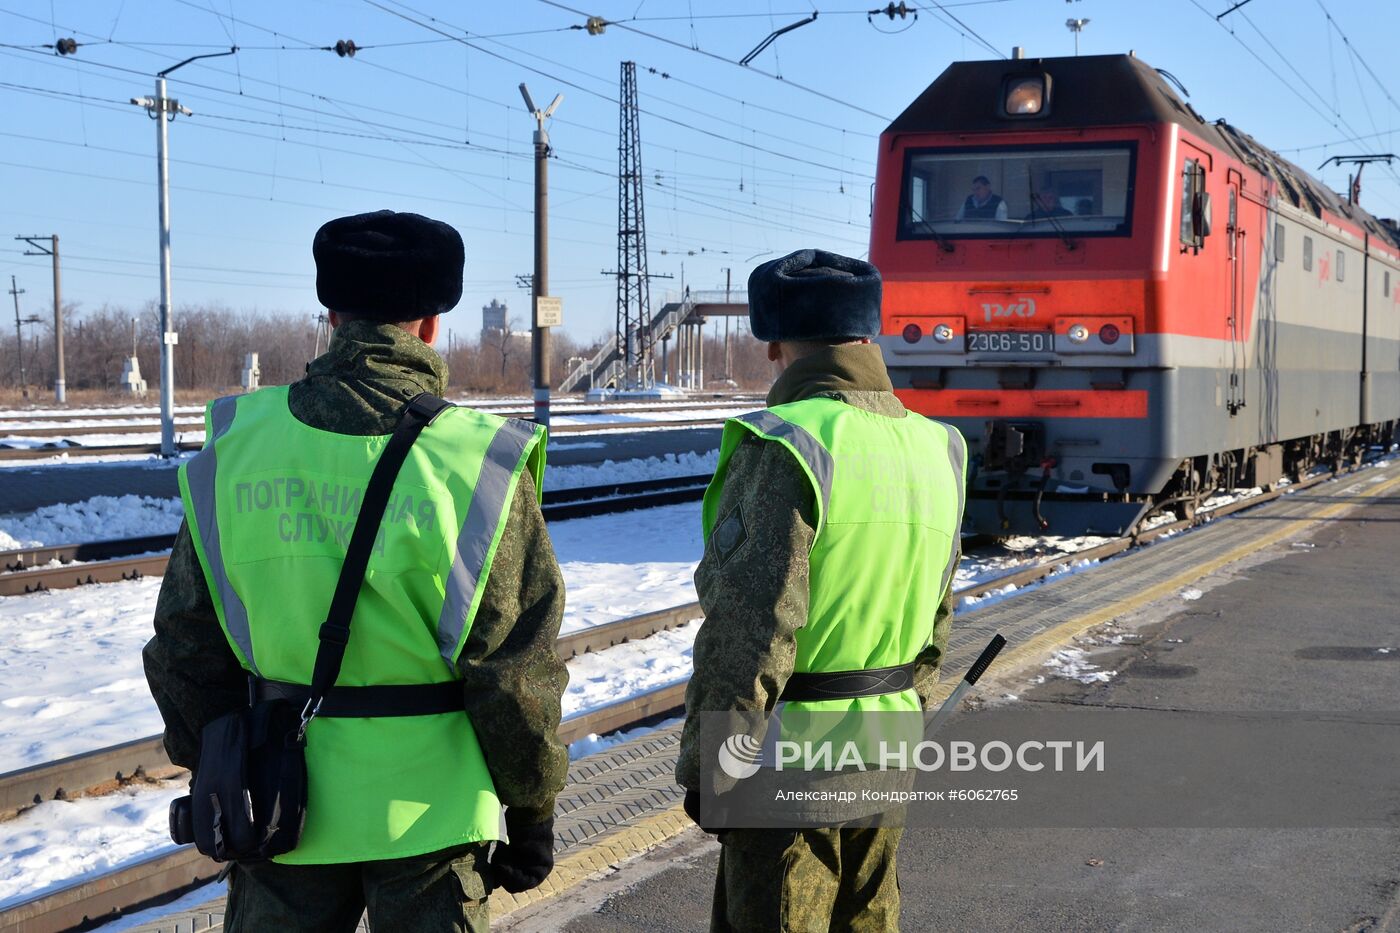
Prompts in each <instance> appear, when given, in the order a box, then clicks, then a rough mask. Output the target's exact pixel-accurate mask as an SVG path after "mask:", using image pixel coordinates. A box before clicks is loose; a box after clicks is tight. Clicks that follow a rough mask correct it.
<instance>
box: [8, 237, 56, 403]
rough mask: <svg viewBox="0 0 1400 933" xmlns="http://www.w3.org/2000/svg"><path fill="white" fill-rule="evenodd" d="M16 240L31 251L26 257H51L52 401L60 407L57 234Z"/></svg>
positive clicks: (26, 251)
mask: <svg viewBox="0 0 1400 933" xmlns="http://www.w3.org/2000/svg"><path fill="white" fill-rule="evenodd" d="M15 239H16V240H23V241H24V242H26V243H28V244H29V245H30V246H32V247H34V248H33V249H32V250H25V251H24V255H26V256H52V257H53V357H54V374H55V375H54V380H53V400H54V401H55V402H57V403H58V404H60V405H63V404H66V403H67V401H68V391H67V383H66V381H65V380H64V378H63V305H62V296H61V294H60V289H59V273H58V234H56V233H55V234H52V235H50V236H46V237H44V236H17V237H15ZM44 240H48V241H49V245H48V246H45V245H44V244H43V242H42V241H44Z"/></svg>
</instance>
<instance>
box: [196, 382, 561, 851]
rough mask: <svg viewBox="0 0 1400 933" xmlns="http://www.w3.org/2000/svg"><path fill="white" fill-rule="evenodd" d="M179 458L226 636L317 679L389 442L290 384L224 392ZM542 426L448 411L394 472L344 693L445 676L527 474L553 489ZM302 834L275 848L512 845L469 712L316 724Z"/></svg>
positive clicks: (264, 664)
mask: <svg viewBox="0 0 1400 933" xmlns="http://www.w3.org/2000/svg"><path fill="white" fill-rule="evenodd" d="M205 429H206V432H207V433H206V440H205V444H204V449H203V450H201V451H200V452H199V453H198V454H197V455H196V456H195V457H193V458H192V459H191V460H190V462H189V463H188V464H186V465H184V466H182V467H181V468H180V495H181V497H182V498H183V499H184V502H185V518H186V520H187V521H188V522H189V528H190V534H191V536H192V537H193V539H194V545H195V549H196V550H197V551H198V553H199V561H200V564H201V565H202V567H203V570H204V576H205V580H206V581H207V582H208V584H209V592H210V595H211V596H212V597H213V601H214V608H215V611H216V612H217V613H218V617H219V624H220V625H221V626H222V627H223V630H224V635H225V636H226V637H227V638H228V643H229V647H230V648H232V649H233V652H234V654H235V655H237V657H238V661H239V663H240V664H242V665H243V667H244V668H245V669H246V670H248V671H249V672H250V673H252V674H255V675H257V676H259V677H263V678H266V679H269V680H279V681H285V682H291V683H299V684H309V683H310V682H311V670H312V666H313V663H314V661H315V658H316V649H317V632H318V629H319V628H320V626H321V623H322V622H324V621H325V617H326V611H327V609H328V608H329V606H330V600H331V594H332V593H334V591H335V585H336V579H337V577H338V576H339V574H340V567H341V564H342V563H343V562H344V559H345V551H346V548H347V546H348V544H349V541H350V534H351V532H352V531H353V529H354V527H355V519H356V517H357V516H358V514H359V507H360V501H361V499H362V497H363V495H364V490H365V486H366V485H367V484H368V482H369V478H370V473H371V472H372V470H373V468H374V464H375V462H376V461H377V459H378V458H379V455H380V453H381V452H382V451H383V449H384V446H385V444H387V443H388V440H389V435H387V434H386V435H375V436H368V437H360V436H353V435H345V434H335V433H332V432H330V431H322V430H318V429H317V428H313V427H310V426H309V425H306V424H303V423H302V422H301V421H298V420H297V418H296V417H295V416H294V415H292V413H291V411H290V410H289V409H288V407H287V387H286V386H281V387H277V388H268V389H262V390H260V391H258V392H254V393H252V394H250V395H245V396H241V397H229V398H222V399H218V400H217V401H215V402H213V403H211V404H210V406H209V408H208V410H207V412H206V414H205ZM544 448H545V444H544V431H543V429H542V428H539V427H538V426H535V425H531V424H526V423H524V422H520V421H508V420H506V419H503V418H499V417H496V416H495V415H489V414H484V413H481V412H476V411H472V410H470V409H467V408H449V409H447V410H446V411H444V412H443V413H442V414H441V415H440V416H438V418H437V419H436V420H435V421H433V423H432V424H430V425H429V426H428V427H427V428H426V429H424V431H423V433H422V434H421V435H420V436H419V438H418V440H417V442H416V443H415V444H414V445H413V448H412V450H411V451H410V452H409V454H408V459H407V460H406V461H405V462H404V465H403V467H402V469H401V470H400V472H399V474H398V479H397V480H396V481H395V483H394V489H393V493H392V495H391V496H390V499H389V504H388V507H387V508H386V509H385V512H384V518H383V522H382V524H381V525H380V529H379V536H378V538H377V539H376V541H375V544H374V549H373V552H372V555H371V557H370V561H369V568H368V570H367V571H366V573H365V579H364V583H363V585H362V587H361V589H360V595H359V600H358V602H357V603H356V605H355V614H354V618H353V620H352V627H351V634H350V643H349V645H348V647H347V649H346V652H345V661H344V666H343V667H342V669H341V672H340V677H339V679H338V680H337V681H336V683H337V685H338V686H352V687H354V686H373V685H379V684H421V683H438V682H441V681H450V680H455V679H457V674H456V663H457V658H458V655H459V654H460V653H461V651H462V646H463V645H464V644H465V642H466V638H467V635H468V633H469V632H470V631H471V627H472V620H473V619H474V618H475V616H476V612H477V606H478V603H479V602H480V600H481V594H482V592H483V591H484V590H485V588H486V581H487V578H488V576H489V575H490V573H491V565H492V561H493V558H494V557H495V553H496V548H497V545H498V543H499V541H500V538H501V534H502V531H503V529H504V527H505V523H506V519H507V516H508V514H509V511H510V503H511V501H512V500H513V498H514V496H515V488H516V484H517V483H518V481H519V479H520V475H521V473H523V472H524V471H525V470H527V469H528V470H530V471H531V473H532V474H533V475H534V478H535V486H536V489H540V488H543V487H542V484H541V480H542V478H543V471H544ZM306 764H307V774H308V780H309V787H308V798H307V816H306V828H305V831H304V833H303V835H302V840H301V844H300V845H298V846H297V848H296V849H294V850H293V851H291V852H289V853H287V854H286V855H281V856H278V857H277V858H276V861H279V862H286V863H290V864H324V863H334V862H358V861H370V860H378V859H389V858H403V857H407V856H412V855H421V854H425V853H429V852H435V851H438V850H440V849H445V848H448V847H450V846H455V845H460V844H463V843H469V842H478V841H482V840H490V839H497V838H499V824H500V803H499V801H498V800H497V797H496V791H495V787H494V786H493V785H492V783H491V775H490V773H489V772H488V771H487V768H486V762H485V760H484V758H483V757H482V752H481V747H480V745H479V744H478V742H477V738H476V733H475V731H474V730H473V728H472V724H471V721H470V719H469V718H468V716H467V715H466V713H465V712H462V713H456V712H454V713H443V714H439V715H431V716H394V717H383V718H355V719H352V718H328V717H324V716H322V717H317V718H316V719H314V720H313V721H312V722H311V726H310V729H309V730H308V732H307V746H306Z"/></svg>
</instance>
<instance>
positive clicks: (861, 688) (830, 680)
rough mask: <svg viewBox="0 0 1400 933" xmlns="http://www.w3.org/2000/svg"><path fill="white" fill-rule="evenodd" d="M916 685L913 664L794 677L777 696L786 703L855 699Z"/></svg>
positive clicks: (898, 690) (899, 690) (896, 691)
mask: <svg viewBox="0 0 1400 933" xmlns="http://www.w3.org/2000/svg"><path fill="white" fill-rule="evenodd" d="M912 686H914V662H913V661H910V662H909V663H908V664H896V665H894V666H893V667H872V668H869V669H867V670H863V671H826V672H822V673H800V674H793V675H792V676H791V677H789V678H788V682H787V686H785V687H783V692H782V694H781V695H780V696H779V697H778V699H779V700H782V701H784V702H798V703H812V702H816V701H819V700H853V699H855V698H856V697H873V696H879V695H881V694H884V693H899V692H901V691H903V690H908V689H909V688H910V687H912Z"/></svg>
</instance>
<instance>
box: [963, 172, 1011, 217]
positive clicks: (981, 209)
mask: <svg viewBox="0 0 1400 933" xmlns="http://www.w3.org/2000/svg"><path fill="white" fill-rule="evenodd" d="M956 219H957V220H1005V219H1006V202H1005V201H1003V200H1002V199H1001V197H1000V196H999V195H997V194H995V193H994V192H993V191H992V183H991V181H990V180H989V179H988V178H987V176H986V175H978V176H977V177H976V178H974V179H972V193H971V194H969V195H968V196H967V199H966V200H965V201H963V204H962V207H960V208H958V216H957V218H956Z"/></svg>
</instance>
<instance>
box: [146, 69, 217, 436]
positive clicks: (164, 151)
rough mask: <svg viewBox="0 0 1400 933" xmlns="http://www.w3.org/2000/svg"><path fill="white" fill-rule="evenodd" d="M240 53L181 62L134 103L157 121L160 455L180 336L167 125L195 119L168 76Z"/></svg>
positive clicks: (169, 420) (169, 423)
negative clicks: (174, 308)
mask: <svg viewBox="0 0 1400 933" xmlns="http://www.w3.org/2000/svg"><path fill="white" fill-rule="evenodd" d="M237 51H238V47H237V46H235V47H233V48H231V49H229V50H228V51H227V52H212V53H209V54H207V55H193V56H191V57H189V58H187V59H185V60H184V61H182V62H179V63H177V64H175V65H171V66H170V67H169V68H167V69H165V70H164V71H162V72H159V73H158V74H157V75H156V96H155V97H153V98H152V97H133V98H132V99H131V102H132V103H133V104H135V105H136V106H138V107H144V108H145V109H146V113H147V114H148V115H149V116H150V117H151V119H152V120H154V121H155V122H156V182H157V188H158V189H159V197H160V455H161V456H162V457H173V456H175V344H177V343H178V342H179V339H180V335H179V334H177V333H176V332H175V331H174V330H173V329H172V326H171V325H172V323H173V322H172V320H171V317H172V314H171V307H170V154H169V150H168V145H169V139H168V137H167V134H166V124H167V123H170V122H171V121H173V120H174V119H175V115H176V114H181V113H182V114H184V115H185V116H187V117H188V116H193V114H192V112H191V111H190V110H189V108H187V107H182V106H180V102H179V101H178V100H171V99H170V98H169V97H167V96H166V94H165V76H166V75H168V74H170V73H171V72H172V71H174V70H175V69H177V68H183V67H184V66H185V65H188V64H189V63H190V62H193V61H198V60H199V59H201V58H219V57H221V56H224V55H232V54H234V53H235V52H237Z"/></svg>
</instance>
